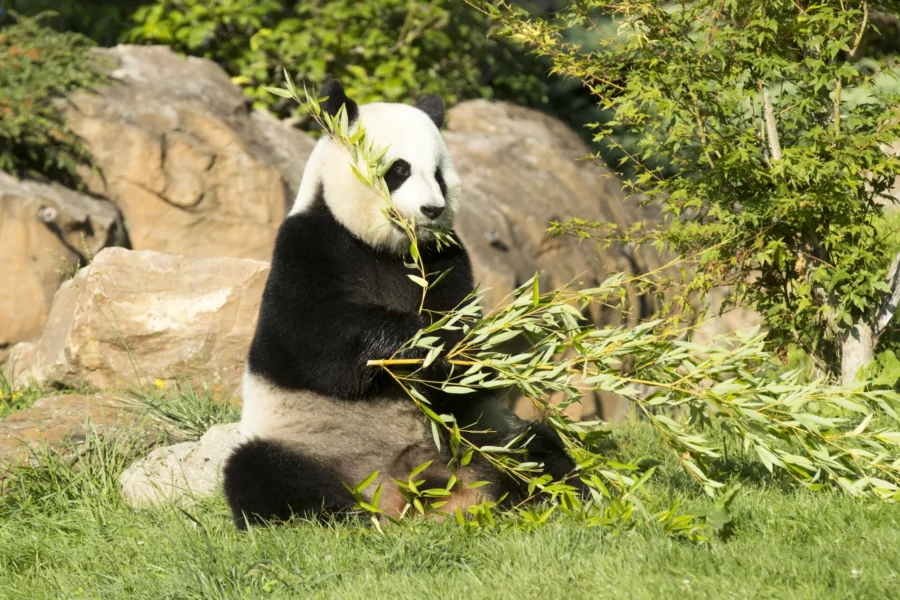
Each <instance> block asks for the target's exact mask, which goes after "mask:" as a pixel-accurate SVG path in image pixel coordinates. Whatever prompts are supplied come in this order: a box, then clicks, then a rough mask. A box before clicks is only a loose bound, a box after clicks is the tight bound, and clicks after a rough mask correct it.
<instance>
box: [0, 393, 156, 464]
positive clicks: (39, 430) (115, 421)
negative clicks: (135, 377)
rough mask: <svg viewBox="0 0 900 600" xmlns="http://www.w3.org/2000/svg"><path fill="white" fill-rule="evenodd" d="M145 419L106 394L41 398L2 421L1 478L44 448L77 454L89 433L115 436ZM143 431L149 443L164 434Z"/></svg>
mask: <svg viewBox="0 0 900 600" xmlns="http://www.w3.org/2000/svg"><path fill="white" fill-rule="evenodd" d="M142 420H143V419H142V417H141V416H140V415H139V413H138V412H136V411H134V410H133V407H132V406H131V405H129V404H128V403H126V402H123V401H122V400H120V399H118V398H115V397H112V396H107V395H103V394H92V395H87V396H80V395H65V396H53V397H50V398H41V399H40V400H38V401H37V402H35V403H34V405H33V406H32V407H31V408H28V409H26V410H23V411H20V412H17V413H14V414H12V415H10V416H8V417H6V419H3V420H2V421H0V479H3V473H4V472H5V471H6V470H7V469H8V468H9V467H11V466H16V465H21V464H27V463H30V462H31V460H32V458H33V457H35V456H36V455H39V454H40V452H41V451H42V449H43V448H44V447H48V448H49V449H51V450H55V451H61V452H63V453H64V454H65V453H67V452H68V451H71V452H72V453H77V452H78V451H79V449H80V448H81V447H83V446H84V443H85V441H86V440H87V437H88V435H89V434H90V433H92V432H93V433H96V434H97V435H100V436H113V437H115V436H120V435H121V434H122V433H123V432H126V431H127V432H134V431H141V421H142ZM143 433H144V435H143V436H142V437H143V438H144V441H145V442H147V443H152V442H154V441H156V440H157V439H161V438H162V437H163V436H164V431H163V430H161V429H156V430H154V429H153V428H147V429H145V430H144V432H143Z"/></svg>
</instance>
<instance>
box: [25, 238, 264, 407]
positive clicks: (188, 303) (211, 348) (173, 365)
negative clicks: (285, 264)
mask: <svg viewBox="0 0 900 600" xmlns="http://www.w3.org/2000/svg"><path fill="white" fill-rule="evenodd" d="M268 272H269V266H268V263H263V262H259V261H255V260H249V259H237V258H185V257H183V256H179V255H174V254H163V253H160V252H152V251H130V250H125V249H122V248H109V249H106V250H104V251H102V252H101V253H100V254H98V255H97V256H96V258H95V259H94V261H93V262H92V263H91V265H90V266H89V267H87V268H85V269H82V270H81V271H80V272H79V273H78V275H76V276H75V277H74V278H73V279H71V280H69V281H67V282H65V283H64V284H63V285H62V287H60V289H59V291H58V292H57V294H56V297H55V298H54V301H53V307H52V309H51V312H50V317H49V321H48V323H47V328H46V330H45V331H44V333H43V335H42V336H41V338H40V339H39V340H38V341H37V342H34V343H22V344H18V345H16V346H15V347H14V348H13V350H12V352H11V354H10V359H9V370H10V373H11V376H12V378H13V380H14V381H17V382H20V383H22V384H25V383H28V382H29V381H31V380H34V381H35V382H37V383H38V384H40V385H45V386H46V385H70V386H81V385H87V386H90V387H93V388H95V389H110V388H124V387H129V386H134V385H141V384H146V383H148V382H153V381H154V380H155V379H157V378H159V379H166V380H190V381H196V380H202V381H206V382H210V383H217V382H218V383H221V384H222V385H223V387H224V388H225V390H226V391H232V390H235V389H236V388H237V387H238V383H239V381H240V376H241V373H242V371H243V367H244V360H245V358H246V355H247V350H248V348H249V345H250V340H251V338H252V336H253V332H254V330H255V328H256V318H257V312H258V310H259V302H260V299H261V297H262V290H263V287H264V285H265V281H266V277H267V276H268Z"/></svg>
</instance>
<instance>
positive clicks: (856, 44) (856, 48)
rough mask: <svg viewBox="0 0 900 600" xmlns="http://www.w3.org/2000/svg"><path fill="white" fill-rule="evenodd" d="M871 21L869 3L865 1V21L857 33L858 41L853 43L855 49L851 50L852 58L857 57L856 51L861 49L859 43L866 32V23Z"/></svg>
mask: <svg viewBox="0 0 900 600" xmlns="http://www.w3.org/2000/svg"><path fill="white" fill-rule="evenodd" d="M868 23H869V4H868V2H863V22H862V27H860V28H859V33H858V34H857V35H856V43H854V44H853V50H851V51H850V58H856V51H857V50H859V44H860V42H862V39H863V34H864V33H865V32H866V25H868Z"/></svg>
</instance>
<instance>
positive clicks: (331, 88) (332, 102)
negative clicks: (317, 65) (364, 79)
mask: <svg viewBox="0 0 900 600" xmlns="http://www.w3.org/2000/svg"><path fill="white" fill-rule="evenodd" d="M322 96H328V100H326V101H325V102H323V103H322V104H321V106H322V110H324V111H325V112H327V113H328V114H329V115H331V116H332V117H333V116H335V115H336V114H337V111H339V110H340V108H341V106H342V105H343V106H346V107H347V108H346V109H345V110H346V111H347V118H348V120H349V121H350V123H353V122H354V121H355V120H356V117H358V116H359V107H358V106H357V105H356V102H354V101H353V100H351V99H350V98H348V97H347V94H346V92H344V86H342V85H341V84H340V82H339V81H337V80H335V79H329V80H328V81H326V82H325V83H324V84H323V85H322V87H321V88H320V89H319V97H320V98H321V97H322Z"/></svg>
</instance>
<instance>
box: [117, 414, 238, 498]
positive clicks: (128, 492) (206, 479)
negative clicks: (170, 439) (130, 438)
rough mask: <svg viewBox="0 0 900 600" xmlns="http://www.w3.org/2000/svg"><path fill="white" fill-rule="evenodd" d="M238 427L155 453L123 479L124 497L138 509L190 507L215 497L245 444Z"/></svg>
mask: <svg viewBox="0 0 900 600" xmlns="http://www.w3.org/2000/svg"><path fill="white" fill-rule="evenodd" d="M241 440H242V438H241V435H240V434H239V433H238V424H237V423H230V424H228V425H215V426H213V427H211V428H210V429H209V430H208V431H207V432H206V433H205V434H203V437H201V438H200V441H199V442H183V443H181V444H175V445H174V446H165V447H163V448H157V449H155V450H153V451H152V452H151V453H150V454H149V455H148V456H147V458H145V459H143V460H140V461H138V462H136V463H134V464H133V465H131V466H130V467H128V469H126V470H125V471H124V472H123V473H122V475H121V476H120V477H119V483H120V484H121V485H122V495H123V496H124V498H125V500H126V501H127V502H128V503H129V504H130V505H131V506H134V507H135V508H137V507H141V506H153V505H160V504H168V503H174V504H177V505H182V506H184V505H187V504H190V503H191V502H193V501H195V500H199V499H201V498H205V497H208V496H211V495H213V493H215V491H216V490H217V489H218V488H219V485H220V481H221V468H222V465H223V463H224V462H225V459H226V458H228V456H229V455H230V454H231V451H232V450H234V448H235V447H236V446H237V445H238V444H239V443H240V442H241Z"/></svg>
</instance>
